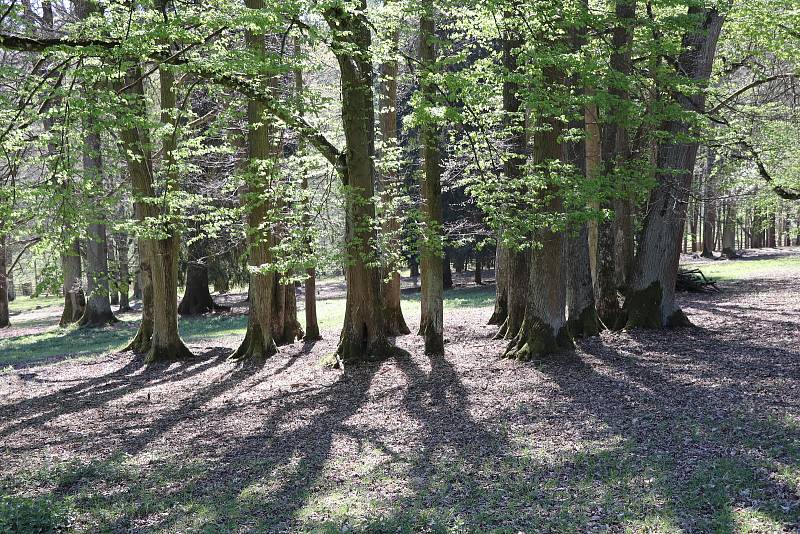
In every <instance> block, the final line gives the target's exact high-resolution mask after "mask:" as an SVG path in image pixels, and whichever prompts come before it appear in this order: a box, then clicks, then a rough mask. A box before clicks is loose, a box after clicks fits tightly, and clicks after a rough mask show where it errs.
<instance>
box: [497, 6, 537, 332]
mask: <svg viewBox="0 0 800 534" xmlns="http://www.w3.org/2000/svg"><path fill="white" fill-rule="evenodd" d="M518 16H519V15H518V14H509V13H507V14H506V15H505V22H504V24H505V28H503V68H504V71H505V72H504V78H503V114H504V123H505V127H506V129H507V130H508V132H507V135H508V137H509V139H508V145H509V146H508V149H507V150H508V152H507V155H506V158H505V160H504V162H503V172H504V174H505V178H506V180H507V181H508V182H509V183H510V184H511V186H512V187H522V185H521V181H522V179H523V175H524V172H525V171H524V167H525V164H526V163H527V159H528V136H527V132H526V129H525V111H524V107H523V104H522V100H521V99H520V95H519V84H518V83H517V81H516V80H517V76H518V75H519V73H518V70H519V65H518V61H517V54H518V53H519V51H520V50H521V48H522V45H523V42H522V39H521V37H520V32H519V30H518V29H517V28H515V27H514V26H513V24H515V23H516V18H517V17H518ZM517 208H518V209H522V210H524V209H526V206H517ZM498 246H502V247H503V248H504V249H506V250H505V251H504V252H505V255H504V256H503V258H502V260H503V270H504V272H503V276H504V279H503V287H502V293H501V292H500V291H498V293H497V296H496V297H495V298H496V303H495V309H496V310H501V311H502V310H503V307H504V308H505V309H504V312H505V313H504V314H503V313H500V314H498V317H497V319H500V316H501V315H504V317H502V322H500V323H499V324H500V330H499V331H498V332H497V335H496V336H495V338H496V339H513V338H514V337H515V336H516V335H517V334H519V329H520V327H521V326H522V321H523V318H524V316H525V306H526V302H527V298H528V279H529V278H530V268H531V263H530V262H531V253H530V250H527V249H514V248H511V247H508V248H507V247H505V246H503V245H500V244H498ZM498 259H499V257H498ZM498 280H499V278H498ZM503 305H504V306H503ZM493 318H494V317H493Z"/></svg>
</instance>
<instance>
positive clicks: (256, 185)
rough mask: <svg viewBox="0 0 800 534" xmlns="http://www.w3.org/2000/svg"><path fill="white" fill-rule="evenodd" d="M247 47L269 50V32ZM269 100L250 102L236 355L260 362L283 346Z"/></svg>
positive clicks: (252, 1) (271, 81)
mask: <svg viewBox="0 0 800 534" xmlns="http://www.w3.org/2000/svg"><path fill="white" fill-rule="evenodd" d="M246 5H247V7H248V8H250V9H264V7H265V3H264V0H247V3H246ZM245 43H246V46H247V48H248V50H249V51H250V52H251V53H252V54H254V55H256V56H263V55H264V53H265V45H264V35H263V34H260V33H257V32H254V31H248V32H247V33H245ZM267 83H268V87H271V88H275V87H276V84H277V80H276V79H275V77H274V75H273V76H270V77H269V78H268V82H267ZM266 109H267V108H266V105H265V103H264V102H263V101H262V100H260V99H257V98H251V99H249V100H248V102H247V128H248V129H247V158H248V164H249V169H248V172H247V173H246V181H247V195H246V198H247V241H248V249H249V250H248V264H249V265H250V293H249V297H250V314H249V316H248V320H247V332H246V333H245V337H244V340H243V341H242V344H241V345H239V348H238V349H236V352H234V353H233V355H232V356H231V357H232V358H235V359H249V360H255V361H261V360H264V359H265V358H268V357H270V356H272V355H273V354H275V353H276V352H277V351H278V348H277V346H276V344H275V339H274V337H273V328H274V325H273V318H272V313H273V304H272V300H273V298H274V295H275V290H276V286H277V285H278V284H277V283H276V280H275V272H274V270H272V268H271V263H272V257H271V256H272V253H271V250H270V247H271V246H272V232H271V224H270V211H271V209H272V198H271V195H270V194H269V184H270V182H271V178H272V176H274V173H276V172H277V168H276V167H277V158H278V142H277V139H276V135H275V131H274V128H273V127H271V126H270V124H269V122H268V120H267V118H268V117H267V115H266Z"/></svg>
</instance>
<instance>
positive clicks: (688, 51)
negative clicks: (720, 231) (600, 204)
mask: <svg viewBox="0 0 800 534" xmlns="http://www.w3.org/2000/svg"><path fill="white" fill-rule="evenodd" d="M689 15H690V16H693V17H695V18H696V19H697V20H698V24H697V26H696V27H695V28H693V29H691V30H689V31H688V32H687V33H686V34H685V35H684V37H683V44H682V49H683V51H682V53H681V55H680V56H679V58H678V62H677V65H676V69H677V70H678V72H679V73H683V74H684V75H686V76H688V77H690V78H692V79H693V80H694V81H695V82H697V83H700V84H704V83H706V82H707V81H708V78H709V76H710V74H711V67H712V64H713V60H714V54H715V52H716V45H717V40H718V38H719V34H720V30H721V28H722V22H723V17H722V15H720V13H719V12H717V11H716V10H715V9H706V8H702V7H694V6H693V7H690V8H689ZM676 97H677V100H678V103H679V104H680V105H681V107H683V109H685V110H686V111H688V112H695V111H696V112H702V111H703V110H704V109H705V92H704V91H697V92H692V93H689V94H681V93H679V94H677V95H676ZM664 129H665V130H666V131H667V132H668V133H669V134H670V138H669V139H670V140H669V141H666V142H664V143H662V144H661V145H660V146H659V149H658V165H657V168H658V169H659V170H658V172H657V174H656V187H655V188H654V189H653V191H652V192H651V194H650V203H649V206H650V208H649V209H648V211H647V215H646V216H645V219H644V228H643V231H642V239H641V245H640V248H639V253H638V255H637V261H636V269H635V271H634V276H633V279H632V283H631V284H630V286H629V289H628V293H627V297H626V299H625V312H626V313H627V323H626V325H627V326H628V327H646V328H659V327H664V326H685V325H689V324H691V323H690V322H689V320H688V318H687V317H686V315H685V314H684V313H683V311H682V310H681V309H680V308H679V307H678V305H677V304H676V302H675V280H676V277H677V273H678V262H679V259H680V249H681V240H682V235H683V230H684V226H685V222H686V204H687V200H688V194H689V191H690V189H691V183H692V175H693V171H694V166H695V162H696V159H697V150H698V143H697V142H691V141H686V138H687V137H689V138H691V134H692V130H691V127H690V124H689V123H688V122H684V121H679V120H672V121H669V122H668V123H667V124H666V125H665V128H664Z"/></svg>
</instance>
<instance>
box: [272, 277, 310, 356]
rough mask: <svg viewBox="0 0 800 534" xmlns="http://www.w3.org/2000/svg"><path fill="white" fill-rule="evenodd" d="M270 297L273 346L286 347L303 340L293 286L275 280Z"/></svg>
mask: <svg viewBox="0 0 800 534" xmlns="http://www.w3.org/2000/svg"><path fill="white" fill-rule="evenodd" d="M274 288H275V289H274V293H273V295H272V339H273V340H274V341H275V344H276V345H278V346H280V345H288V344H290V343H294V342H295V340H298V339H302V338H303V328H302V327H301V326H300V322H299V321H298V320H297V295H296V292H295V287H294V284H286V285H284V284H281V283H279V282H278V281H277V280H276V283H275V284H274Z"/></svg>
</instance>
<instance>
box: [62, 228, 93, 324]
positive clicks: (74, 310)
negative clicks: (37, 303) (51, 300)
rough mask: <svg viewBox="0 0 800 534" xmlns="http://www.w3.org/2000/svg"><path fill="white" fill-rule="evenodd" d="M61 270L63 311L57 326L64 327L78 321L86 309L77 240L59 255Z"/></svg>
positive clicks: (79, 250)
mask: <svg viewBox="0 0 800 534" xmlns="http://www.w3.org/2000/svg"><path fill="white" fill-rule="evenodd" d="M61 268H62V270H63V272H64V286H63V287H64V311H63V312H62V313H61V320H60V321H59V322H58V324H59V326H61V327H64V326H67V325H71V324H72V323H76V322H78V321H80V319H81V317H83V309H84V308H85V307H86V297H85V296H84V293H83V281H82V278H83V277H82V276H81V249H80V243H79V242H78V240H77V239H73V240H72V241H71V242H70V244H69V248H68V249H67V250H66V251H64V252H63V253H62V254H61Z"/></svg>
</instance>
